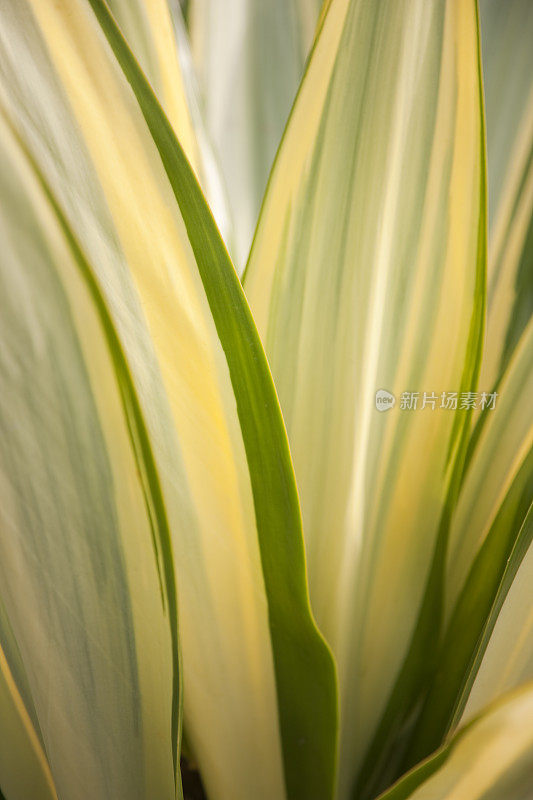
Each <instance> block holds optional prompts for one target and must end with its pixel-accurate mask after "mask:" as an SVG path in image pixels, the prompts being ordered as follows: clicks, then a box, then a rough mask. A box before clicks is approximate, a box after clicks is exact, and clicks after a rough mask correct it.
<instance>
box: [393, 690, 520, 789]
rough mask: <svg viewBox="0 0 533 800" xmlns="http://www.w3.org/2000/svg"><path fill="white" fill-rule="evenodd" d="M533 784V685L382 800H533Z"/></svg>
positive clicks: (460, 733)
mask: <svg viewBox="0 0 533 800" xmlns="http://www.w3.org/2000/svg"><path fill="white" fill-rule="evenodd" d="M532 785H533V685H532V684H531V683H530V684H527V685H526V686H525V687H523V688H522V689H521V690H520V691H517V692H516V693H514V694H512V695H510V696H507V697H506V698H505V699H504V700H503V701H501V702H500V703H498V704H497V705H494V706H492V707H490V708H489V709H488V710H485V712H484V713H483V714H482V715H481V716H479V717H478V718H476V719H475V720H473V721H472V722H471V723H470V724H469V725H467V726H466V727H464V728H462V729H461V730H460V731H458V733H457V734H456V735H455V736H454V737H453V739H451V740H450V741H449V742H448V743H447V744H445V745H444V746H443V747H442V748H441V750H439V751H438V752H437V753H436V754H435V755H434V756H432V757H431V758H430V759H428V760H427V761H425V762H424V763H423V764H421V765H420V766H419V767H417V768H416V769H414V770H413V771H412V772H411V773H409V774H408V775H406V776H405V777H404V778H402V779H401V780H400V781H399V782H398V783H397V784H396V786H394V787H393V788H392V789H390V790H389V791H387V792H385V793H384V794H382V795H380V800H407V799H408V798H409V800H529V798H530V797H531V786H532Z"/></svg>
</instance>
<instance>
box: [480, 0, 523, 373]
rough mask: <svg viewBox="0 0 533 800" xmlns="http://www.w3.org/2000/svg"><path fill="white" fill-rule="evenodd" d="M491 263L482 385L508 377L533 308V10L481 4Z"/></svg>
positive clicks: (491, 1)
mask: <svg viewBox="0 0 533 800" xmlns="http://www.w3.org/2000/svg"><path fill="white" fill-rule="evenodd" d="M480 14H481V32H482V35H483V41H482V44H483V72H484V79H485V97H486V110H487V149H488V176H489V221H490V236H489V262H488V285H487V332H486V343H485V348H484V355H483V366H482V373H481V383H482V384H483V385H485V386H489V387H490V386H492V385H493V384H495V383H496V381H497V380H498V379H499V378H500V377H501V375H502V373H503V371H504V369H505V367H506V365H507V363H508V361H509V359H510V356H511V354H512V352H513V350H514V348H515V347H516V344H517V342H518V340H519V338H520V335H521V333H522V331H523V330H524V328H525V326H526V324H527V322H528V320H529V318H530V316H531V313H532V311H533V277H532V276H533V261H532V255H531V254H532V252H533V249H532V243H533V86H532V83H531V74H532V71H533V50H532V48H531V41H532V38H533V6H532V5H531V3H529V2H528V0H510V2H507V3H500V2H498V0H481V2H480Z"/></svg>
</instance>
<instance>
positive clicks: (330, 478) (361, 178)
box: [244, 0, 485, 798]
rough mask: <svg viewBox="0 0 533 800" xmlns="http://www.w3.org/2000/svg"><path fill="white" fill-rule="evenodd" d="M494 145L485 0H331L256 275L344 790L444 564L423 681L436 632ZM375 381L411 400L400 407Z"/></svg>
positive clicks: (259, 317) (478, 306) (261, 232)
mask: <svg viewBox="0 0 533 800" xmlns="http://www.w3.org/2000/svg"><path fill="white" fill-rule="evenodd" d="M483 158H484V154H483V123H482V105H481V91H480V74H479V54H478V42H477V22H476V7H475V3H473V2H466V3H464V2H451V3H444V2H429V3H428V2H398V3H374V4H372V3H370V4H369V3H364V2H357V0H353V2H344V0H332V2H331V3H330V4H329V6H328V9H327V12H326V13H325V15H324V17H323V22H322V27H321V30H320V33H319V35H318V37H317V40H316V42H315V47H314V50H313V54H312V57H311V61H310V64H309V66H308V69H307V72H306V76H305V78H304V81H303V84H302V86H301V89H300V92H299V96H298V98H297V101H296V105H295V107H294V109H293V113H292V116H291V119H290V121H289V125H288V128H287V130H286V133H285V136H284V140H283V142H282V145H281V149H280V151H279V154H278V157H277V161H276V164H275V167H274V171H273V174H272V176H271V179H270V184H269V188H268V191H267V195H266V199H265V202H264V206H263V210H262V215H261V219H260V222H259V227H258V230H257V232H256V237H255V241H254V245H253V249H252V253H251V258H250V262H249V264H248V267H247V271H246V273H245V276H244V285H245V290H246V293H247V296H248V298H249V300H250V304H251V308H252V311H253V313H254V318H255V320H256V323H257V325H258V327H259V330H260V333H261V335H262V338H263V342H264V343H265V347H266V351H267V355H268V357H269V361H270V364H271V367H272V371H273V374H274V379H275V382H276V387H277V389H278V393H279V396H280V401H281V406H282V410H283V413H284V418H285V421H286V424H287V428H288V434H289V440H290V443H291V452H292V455H293V460H294V464H295V472H296V477H297V481H298V488H299V492H300V498H301V502H302V511H303V519H304V532H305V537H306V547H307V556H308V569H309V581H310V591H311V601H312V605H313V609H314V611H315V614H316V617H317V621H318V623H319V626H320V627H321V629H322V631H323V632H324V634H325V636H326V638H327V639H328V641H329V642H330V644H331V645H332V648H333V650H334V653H335V656H336V659H337V663H338V668H339V679H340V691H341V763H340V786H339V797H340V798H347V797H349V796H350V793H351V791H352V787H353V783H354V779H355V777H356V775H357V773H358V770H359V769H360V767H361V761H362V758H363V756H364V753H365V750H366V749H367V748H368V746H369V744H370V742H371V741H372V738H373V736H374V734H375V733H376V731H377V732H378V735H379V736H381V733H380V730H381V729H380V728H379V721H380V718H381V716H382V714H383V713H384V712H385V709H386V707H387V701H388V698H389V696H390V694H391V692H392V690H393V687H394V685H395V682H396V680H397V678H398V676H399V675H400V674H401V670H402V664H403V661H404V659H405V658H406V655H407V653H408V650H409V645H410V642H411V638H412V637H413V635H414V634H415V630H416V625H417V620H418V618H419V613H420V609H421V605H422V602H423V598H424V592H425V587H426V582H427V580H428V575H429V571H430V565H431V564H432V561H433V564H434V565H435V564H436V566H434V569H435V570H436V572H435V573H434V574H433V579H432V581H431V582H430V584H429V588H428V594H427V596H426V600H427V604H428V607H429V604H430V602H431V597H432V596H433V597H434V599H435V605H434V613H433V614H432V615H431V625H430V627H429V628H428V631H427V635H428V639H427V640H424V658H421V659H420V661H419V663H417V664H415V665H414V666H415V669H413V670H411V671H410V675H409V678H410V680H411V683H412V686H411V689H410V691H414V690H417V689H419V686H418V684H419V683H420V680H421V676H420V670H423V669H425V668H427V665H426V664H425V663H424V661H427V658H426V656H427V653H428V652H429V651H430V649H431V646H432V642H431V636H432V635H433V636H434V634H435V633H436V632H437V629H438V603H439V593H440V591H441V587H442V569H443V559H442V549H438V550H437V551H436V550H435V547H436V543H437V541H438V540H439V546H441V545H442V542H443V540H444V537H445V532H446V531H445V528H446V524H447V519H448V514H449V511H450V508H451V505H452V504H453V499H454V494H455V492H456V489H457V477H458V474H459V472H458V471H455V465H458V464H459V465H460V463H461V461H462V458H463V451H464V445H465V437H464V431H465V425H466V419H467V412H466V411H465V410H464V409H463V410H461V409H460V408H458V410H457V412H456V413H454V411H453V410H449V409H446V408H441V407H440V405H441V393H442V392H453V391H455V392H457V393H459V395H460V393H461V392H464V391H467V390H471V389H473V388H474V385H475V380H476V372H477V369H478V367H479V351H480V345H481V333H482V316H483V299H484V294H483V293H484V255H485V228H484V219H485V217H484V207H485V197H484V160H483ZM380 389H386V390H388V391H390V392H393V393H394V394H395V396H396V398H397V403H396V407H395V408H393V409H392V410H389V411H388V412H387V413H381V412H380V411H378V410H377V409H376V405H375V395H376V391H377V390H380ZM403 392H415V393H419V395H418V410H407V409H404V408H401V407H400V399H401V395H402V393H403ZM424 392H427V393H428V395H429V396H430V397H431V398H432V401H433V403H434V404H435V406H436V407H435V408H434V409H432V403H429V405H428V404H427V403H426V407H425V408H423V409H422V408H421V406H422V404H423V393H424ZM433 393H435V394H434V395H433ZM459 405H460V400H459ZM442 520H444V521H443V522H442ZM439 529H440V531H441V532H440V539H439ZM435 553H437V558H438V560H437V561H436V560H435V559H434V554H435ZM439 576H440V577H439ZM432 593H433V594H432ZM435 615H436V616H435ZM429 620H430V618H429V617H428V621H429ZM417 670H418V672H417ZM422 677H423V676H422ZM402 691H403V690H402ZM406 693H407V692H404V694H406ZM404 710H405V709H404ZM399 713H400V711H399V710H396V711H394V713H393V716H392V719H388V721H387V725H386V730H385V731H384V733H383V735H384V736H390V735H394V731H395V729H396V727H395V726H396V725H397V724H398V714H399ZM394 715H396V716H394ZM384 746H385V743H384V742H378V745H377V747H378V751H377V754H378V755H379V752H380V751H383V748H384ZM375 756H376V753H374V754H373V759H374V764H377V763H378V761H377V759H376V758H375ZM379 769H380V770H381V766H379ZM384 774H385V772H384V771H382V774H381V776H378V780H379V779H380V777H381V779H382V778H383V777H384Z"/></svg>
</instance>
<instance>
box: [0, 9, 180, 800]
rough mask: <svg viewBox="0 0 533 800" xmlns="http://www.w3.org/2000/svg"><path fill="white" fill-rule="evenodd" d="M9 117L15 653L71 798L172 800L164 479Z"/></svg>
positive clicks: (2, 549) (171, 625)
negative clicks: (155, 799)
mask: <svg viewBox="0 0 533 800" xmlns="http://www.w3.org/2000/svg"><path fill="white" fill-rule="evenodd" d="M4 22H5V23H7V22H9V23H11V22H14V20H13V19H12V18H10V17H9V15H8V14H7V13H4ZM6 29H7V31H11V30H13V29H12V28H11V25H9V24H6V25H5V26H3V27H2V30H3V32H6ZM30 30H31V28H30V26H27V27H26V28H25V31H26V34H27V33H28V32H29V31H30ZM3 45H4V40H2V45H0V47H1V51H2V56H4V55H5V48H4V46H3ZM4 66H5V61H4V60H3V63H2V67H4ZM2 89H3V79H2ZM3 99H4V93H3V91H2V100H3ZM2 105H3V104H2ZM4 114H5V108H2V116H0V150H1V158H2V164H3V168H2V172H1V177H0V183H1V186H0V196H1V198H2V204H1V208H0V228H1V237H2V254H1V258H0V274H1V283H2V293H1V297H2V301H1V302H2V313H1V315H0V320H1V331H0V335H1V339H2V350H1V355H0V372H1V375H2V393H1V396H0V412H1V413H0V441H1V448H0V449H1V459H0V492H1V496H2V504H1V511H0V514H1V523H2V537H1V538H0V594H1V598H2V606H3V608H4V609H5V611H4V615H5V617H6V618H7V620H8V621H9V630H11V632H12V642H16V645H17V653H18V656H19V659H18V660H19V666H18V668H16V669H15V668H14V666H13V665H14V663H15V659H14V658H13V653H14V647H13V646H11V647H10V648H9V650H8V649H6V651H5V652H6V655H7V657H9V658H10V665H11V666H10V669H11V670H13V672H12V675H13V676H14V680H15V681H16V684H17V688H18V690H19V691H21V696H22V697H23V699H24V706H25V708H26V710H27V711H28V712H30V711H31V717H32V723H33V724H34V728H35V730H37V727H38V730H39V739H42V745H43V748H44V751H45V752H46V756H47V759H48V762H49V765H50V770H51V772H52V775H53V781H54V784H55V786H56V787H57V792H58V795H59V796H60V797H61V798H65V800H103V798H106V800H107V799H108V798H109V800H111V798H113V799H114V800H115V799H117V798H124V800H125V799H126V798H129V800H131V798H138V800H143V799H144V798H148V797H150V798H152V797H154V796H155V797H160V798H168V800H170V798H173V797H174V796H175V793H176V787H175V781H176V780H177V781H178V786H179V778H178V777H177V774H176V771H177V748H178V736H179V716H178V712H179V708H178V702H179V699H180V698H179V696H178V693H179V686H178V682H179V677H180V676H179V672H178V665H177V641H176V636H177V631H176V623H177V618H176V607H175V586H174V578H173V571H172V563H171V561H170V553H169V542H168V529H167V525H166V519H165V513H164V509H163V508H162V505H161V502H160V495H159V487H158V482H157V476H156V475H155V474H154V472H153V469H152V467H151V462H150V454H149V449H148V450H147V449H146V446H145V444H144V439H143V437H145V433H144V431H143V426H142V420H141V419H140V418H139V416H138V411H137V407H136V398H135V394H134V393H133V391H132V387H131V381H130V380H129V376H128V370H127V366H126V364H125V362H124V360H123V356H122V354H121V351H120V348H119V347H118V345H117V342H116V340H115V339H114V338H113V333H112V328H111V327H110V326H109V320H108V318H107V316H106V310H105V303H103V302H102V301H101V298H98V296H97V292H96V291H95V289H94V286H93V287H91V285H90V278H89V276H88V275H87V274H84V269H85V264H84V260H83V256H82V254H81V252H80V251H79V249H78V248H77V247H76V245H75V242H74V241H73V240H72V238H71V235H70V233H69V231H68V229H67V227H66V225H65V223H64V220H62V219H61V217H60V216H59V215H58V213H57V210H56V209H55V208H54V207H53V204H52V203H51V200H50V197H49V195H48V193H47V191H46V188H45V186H44V184H43V182H42V180H41V178H40V176H39V174H38V173H37V172H36V171H35V169H34V167H33V165H32V163H31V160H30V159H29V158H28V154H27V153H26V152H25V150H24V147H23V146H22V144H21V142H20V140H19V139H18V137H17V135H16V134H15V133H14V132H13V130H12V129H11V126H10V125H9V123H7V121H6V117H5V115H4ZM7 630H8V628H7V623H4V624H3V625H2V644H3V646H4V647H5V646H6V645H5V643H6V631H7ZM10 654H11V655H10ZM22 667H23V668H24V678H25V679H24V681H23V682H22V681H21V674H22ZM30 701H31V703H30ZM2 724H3V718H2V720H1V721H0V726H1V725H2ZM4 737H6V738H5V739H4ZM2 742H3V745H2V749H3V751H4V752H5V753H6V757H7V763H8V766H9V764H10V763H11V761H14V760H15V759H16V758H17V744H16V741H15V740H13V741H11V740H10V739H9V738H8V737H7V732H6V731H5V730H4V729H3V728H2ZM7 778H8V780H9V774H8V775H7ZM19 778H20V780H23V779H24V772H21V773H20V776H19ZM0 783H2V785H4V776H3V775H2V774H0ZM15 788H16V787H15ZM8 797H9V793H8ZM10 800H11V798H10Z"/></svg>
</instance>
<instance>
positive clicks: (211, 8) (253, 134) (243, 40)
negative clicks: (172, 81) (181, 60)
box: [188, 0, 321, 271]
mask: <svg viewBox="0 0 533 800" xmlns="http://www.w3.org/2000/svg"><path fill="white" fill-rule="evenodd" d="M320 5H321V0H268V2H265V0H226V1H225V2H220V0H192V2H191V3H190V4H189V11H188V20H189V32H190V37H191V45H192V53H193V59H194V63H195V66H196V70H197V74H198V78H199V85H200V90H201V96H202V101H203V111H204V116H205V121H206V126H207V130H208V132H209V134H210V136H211V140H212V142H213V145H214V147H215V151H216V153H217V155H218V158H219V161H220V166H221V169H222V172H223V175H224V178H225V183H226V186H227V189H228V196H229V203H230V209H231V212H232V219H233V224H234V228H235V242H234V259H235V263H236V265H237V268H239V269H240V271H242V268H243V267H244V264H245V262H246V259H247V256H248V251H249V248H250V242H251V240H252V234H253V231H254V229H255V225H256V221H257V216H258V213H259V207H260V204H261V200H262V197H263V193H264V191H265V186H266V182H267V178H268V174H269V172H270V168H271V166H272V161H273V159H274V155H275V153H276V149H277V147H278V144H279V140H280V138H281V134H282V132H283V127H284V125H285V122H286V119H287V116H288V114H289V110H290V107H291V104H292V101H293V99H294V96H295V94H296V90H297V88H298V83H299V81H300V78H301V75H302V72H303V67H304V62H305V59H306V56H307V53H308V50H309V47H310V45H311V42H312V37H313V32H314V29H315V24H316V20H317V17H318V13H319V10H320Z"/></svg>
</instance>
